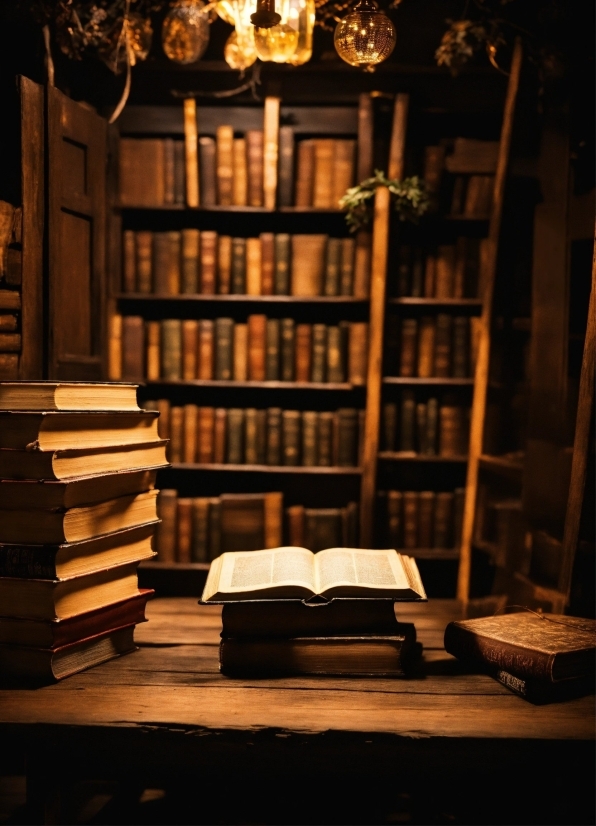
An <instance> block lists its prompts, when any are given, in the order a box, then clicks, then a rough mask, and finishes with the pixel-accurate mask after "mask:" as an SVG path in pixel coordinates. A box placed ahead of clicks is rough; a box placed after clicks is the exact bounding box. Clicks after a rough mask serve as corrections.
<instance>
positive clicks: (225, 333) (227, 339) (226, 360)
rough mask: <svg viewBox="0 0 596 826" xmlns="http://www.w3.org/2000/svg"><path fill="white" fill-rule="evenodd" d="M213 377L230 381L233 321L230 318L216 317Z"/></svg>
mask: <svg viewBox="0 0 596 826" xmlns="http://www.w3.org/2000/svg"><path fill="white" fill-rule="evenodd" d="M213 338H214V348H213V349H214V350H215V359H214V366H215V369H214V377H215V378H216V379H218V380H220V381H221V380H223V381H230V380H231V378H232V346H233V341H234V321H233V319H231V318H216V319H215V330H214V336H213Z"/></svg>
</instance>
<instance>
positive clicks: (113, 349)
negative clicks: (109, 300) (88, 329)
mask: <svg viewBox="0 0 596 826" xmlns="http://www.w3.org/2000/svg"><path fill="white" fill-rule="evenodd" d="M108 378H109V380H110V381H122V316H121V315H120V314H119V313H114V315H112V317H111V318H110V333H109V338H108Z"/></svg>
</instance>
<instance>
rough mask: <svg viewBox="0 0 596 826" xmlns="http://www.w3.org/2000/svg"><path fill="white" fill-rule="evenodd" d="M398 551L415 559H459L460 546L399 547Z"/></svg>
mask: <svg viewBox="0 0 596 826" xmlns="http://www.w3.org/2000/svg"><path fill="white" fill-rule="evenodd" d="M397 551H398V553H400V554H407V556H413V557H414V559H441V560H446V559H459V548H397Z"/></svg>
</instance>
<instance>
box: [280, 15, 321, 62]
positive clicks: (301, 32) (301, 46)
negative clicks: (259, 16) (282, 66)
mask: <svg viewBox="0 0 596 826" xmlns="http://www.w3.org/2000/svg"><path fill="white" fill-rule="evenodd" d="M315 10H316V9H315V0H289V9H288V19H287V23H288V24H289V25H290V26H291V27H292V28H293V29H296V31H297V32H298V45H297V46H296V51H295V52H294V54H293V55H291V56H290V57H289V58H288V61H287V62H288V63H290V64H291V65H292V66H302V64H303V63H306V62H307V61H309V60H310V59H311V57H312V34H313V29H314V27H315ZM282 22H286V21H284V14H283V11H282Z"/></svg>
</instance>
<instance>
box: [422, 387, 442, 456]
mask: <svg viewBox="0 0 596 826" xmlns="http://www.w3.org/2000/svg"><path fill="white" fill-rule="evenodd" d="M438 438H439V402H438V401H437V399H429V400H428V402H427V403H426V439H425V442H424V452H425V453H426V454H427V455H428V456H435V455H436V453H437V443H438Z"/></svg>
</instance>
